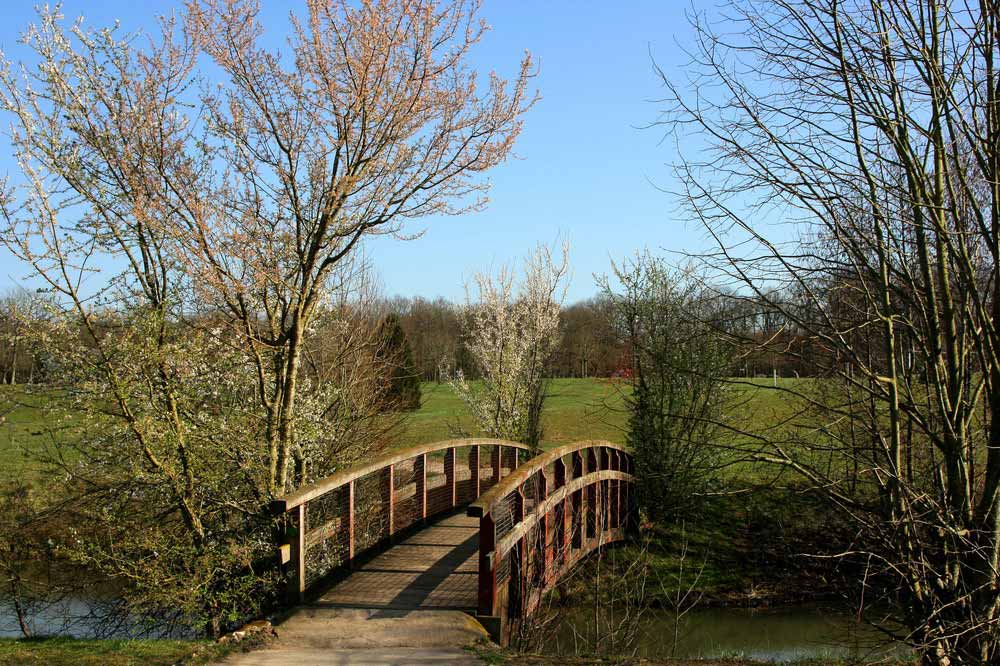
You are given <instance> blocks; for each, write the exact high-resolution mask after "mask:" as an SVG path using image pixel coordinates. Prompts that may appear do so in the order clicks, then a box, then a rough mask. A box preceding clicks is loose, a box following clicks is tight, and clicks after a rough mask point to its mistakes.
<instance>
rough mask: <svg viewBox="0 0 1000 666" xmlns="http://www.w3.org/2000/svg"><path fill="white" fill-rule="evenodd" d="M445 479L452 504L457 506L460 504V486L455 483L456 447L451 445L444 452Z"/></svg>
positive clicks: (453, 506)
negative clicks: (458, 492)
mask: <svg viewBox="0 0 1000 666" xmlns="http://www.w3.org/2000/svg"><path fill="white" fill-rule="evenodd" d="M444 479H445V483H446V484H447V486H448V494H449V495H450V496H451V506H452V508H455V505H456V504H458V494H457V491H458V487H457V485H456V484H455V447H454V446H453V447H451V448H450V449H448V450H447V451H445V453H444Z"/></svg>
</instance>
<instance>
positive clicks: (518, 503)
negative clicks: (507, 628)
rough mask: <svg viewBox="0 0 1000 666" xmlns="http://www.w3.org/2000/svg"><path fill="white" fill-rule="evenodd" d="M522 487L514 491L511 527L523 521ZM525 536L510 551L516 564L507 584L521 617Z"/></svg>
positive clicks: (525, 571) (525, 570) (524, 598)
mask: <svg viewBox="0 0 1000 666" xmlns="http://www.w3.org/2000/svg"><path fill="white" fill-rule="evenodd" d="M522 488H523V486H522V487H519V488H518V489H517V490H515V491H514V511H513V513H514V515H513V519H514V520H513V522H512V524H513V525H519V524H520V523H521V522H523V521H524V491H523V490H522ZM527 540H528V539H527V535H525V536H522V537H521V538H520V539H518V541H517V548H515V549H514V550H513V551H511V555H512V556H514V557H516V558H517V564H516V567H515V566H511V574H512V575H511V577H510V580H509V581H508V583H507V594H508V595H510V592H511V589H510V586H511V585H515V586H516V589H515V593H516V595H517V596H516V599H517V615H518V616H519V617H523V616H524V615H525V608H527V603H526V602H527V596H528V595H527V592H528V585H527V581H528V549H527V548H526V547H525V546H526V545H527V544H526V541H527ZM515 569H516V570H517V576H516V577H515V576H514V575H513V573H514V571H515Z"/></svg>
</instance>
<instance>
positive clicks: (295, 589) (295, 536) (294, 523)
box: [288, 504, 307, 603]
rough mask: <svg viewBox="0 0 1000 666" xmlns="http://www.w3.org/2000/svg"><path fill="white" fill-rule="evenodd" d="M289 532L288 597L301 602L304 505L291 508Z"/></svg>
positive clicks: (304, 589) (302, 593) (304, 527)
mask: <svg viewBox="0 0 1000 666" xmlns="http://www.w3.org/2000/svg"><path fill="white" fill-rule="evenodd" d="M290 513H291V515H292V519H291V524H290V525H289V531H290V532H291V534H289V535H288V536H289V537H290V539H289V543H290V544H291V546H292V552H291V558H290V560H291V562H292V566H293V567H294V570H293V571H292V578H291V580H290V581H288V598H289V600H290V601H291V602H292V603H302V601H303V600H304V599H305V595H306V527H307V526H306V505H305V504H300V505H298V506H297V507H295V508H294V509H292V510H291V512H290Z"/></svg>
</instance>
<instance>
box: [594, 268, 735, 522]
mask: <svg viewBox="0 0 1000 666" xmlns="http://www.w3.org/2000/svg"><path fill="white" fill-rule="evenodd" d="M615 276H616V277H617V279H618V281H619V282H620V283H621V285H622V287H621V288H622V292H621V293H620V294H615V293H614V292H613V291H612V288H611V286H610V285H609V282H608V280H607V279H605V280H603V281H602V283H603V285H604V289H605V291H606V292H607V293H608V295H609V298H611V299H612V300H613V303H614V305H615V311H616V312H615V314H616V321H617V325H618V328H619V330H620V334H621V336H622V337H623V338H624V339H626V340H628V342H629V347H630V349H631V361H632V362H631V366H632V373H633V375H632V391H631V392H630V393H629V394H628V395H627V396H626V398H625V402H626V406H627V408H628V411H629V432H628V438H627V441H628V444H629V446H630V447H631V448H632V451H633V453H634V455H635V463H636V473H637V475H638V476H639V498H640V502H641V504H642V505H643V506H644V508H645V509H646V511H647V512H648V513H649V514H650V515H655V516H657V517H660V518H666V519H668V520H673V519H676V518H678V517H680V516H681V515H682V514H684V512H685V511H687V510H690V509H691V508H692V507H693V506H694V504H695V503H696V502H697V500H698V498H699V496H700V495H702V494H703V493H704V491H705V490H706V489H707V488H708V485H709V484H710V482H711V477H712V474H713V472H714V468H715V467H716V466H717V465H718V463H719V460H720V453H719V449H718V445H719V444H720V442H719V434H720V423H721V422H722V419H723V416H724V414H723V407H724V405H725V400H726V391H725V386H726V382H725V379H724V377H725V374H726V372H727V370H728V369H729V367H730V365H731V354H730V353H729V350H728V348H727V346H726V345H725V344H724V343H723V341H722V340H721V339H720V337H719V336H718V335H716V334H715V333H714V330H713V327H712V319H713V317H715V315H716V313H714V312H713V308H714V305H713V303H714V300H713V299H712V298H711V297H710V294H709V293H708V292H707V291H705V290H703V289H701V288H700V287H699V285H698V283H697V281H696V280H695V279H694V277H693V276H692V275H691V274H685V273H681V272H677V271H670V270H669V269H668V268H667V267H666V265H665V264H664V263H663V261H662V260H659V259H656V258H653V257H651V256H649V255H648V254H647V255H642V256H639V257H638V258H636V259H635V260H634V261H631V262H628V263H626V264H625V265H624V266H622V267H621V268H617V267H616V269H615Z"/></svg>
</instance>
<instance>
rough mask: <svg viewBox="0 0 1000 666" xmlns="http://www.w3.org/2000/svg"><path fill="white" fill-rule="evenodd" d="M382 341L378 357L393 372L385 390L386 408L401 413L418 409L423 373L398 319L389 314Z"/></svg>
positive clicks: (380, 327)
mask: <svg viewBox="0 0 1000 666" xmlns="http://www.w3.org/2000/svg"><path fill="white" fill-rule="evenodd" d="M379 340H380V341H381V345H380V348H379V356H380V357H381V358H382V360H383V361H384V362H385V364H386V365H387V366H388V367H389V369H390V371H391V372H390V377H389V382H388V385H387V386H386V390H385V403H386V406H387V407H388V408H389V409H398V410H414V409H419V408H420V372H419V371H418V370H417V367H416V363H415V362H414V360H413V348H412V347H411V346H410V341H409V339H407V337H406V332H405V331H403V326H402V324H401V323H400V321H399V317H398V316H396V315H395V314H388V315H386V317H385V319H383V320H382V323H381V324H380V326H379Z"/></svg>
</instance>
